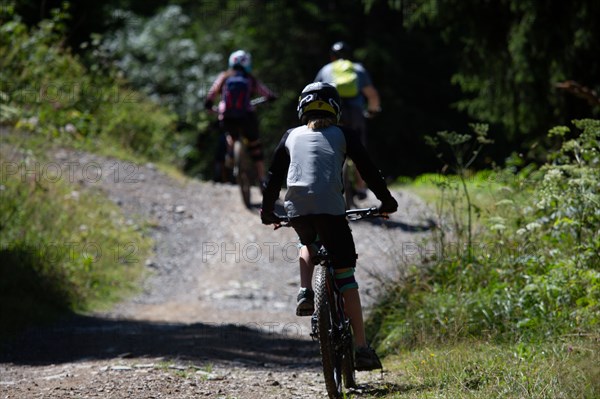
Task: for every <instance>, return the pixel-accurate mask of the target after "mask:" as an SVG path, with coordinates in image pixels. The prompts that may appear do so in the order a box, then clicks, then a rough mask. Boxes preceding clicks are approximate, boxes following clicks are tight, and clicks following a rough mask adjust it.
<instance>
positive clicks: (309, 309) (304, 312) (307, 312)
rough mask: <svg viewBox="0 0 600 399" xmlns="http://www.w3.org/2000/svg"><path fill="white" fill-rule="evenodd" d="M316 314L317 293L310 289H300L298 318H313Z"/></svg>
mask: <svg viewBox="0 0 600 399" xmlns="http://www.w3.org/2000/svg"><path fill="white" fill-rule="evenodd" d="M314 312H315V293H314V292H313V290H311V289H308V288H300V291H298V302H297V306H296V316H312V314H313V313H314Z"/></svg>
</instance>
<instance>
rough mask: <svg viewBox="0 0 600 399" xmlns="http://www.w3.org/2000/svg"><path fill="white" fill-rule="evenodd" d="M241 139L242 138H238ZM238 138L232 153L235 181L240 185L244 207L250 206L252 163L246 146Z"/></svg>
mask: <svg viewBox="0 0 600 399" xmlns="http://www.w3.org/2000/svg"><path fill="white" fill-rule="evenodd" d="M240 140H242V139H240ZM240 140H236V142H235V143H234V145H233V154H234V159H235V170H236V182H237V184H238V185H239V186H240V193H241V194H242V201H243V202H244V205H245V206H246V208H250V207H251V206H252V202H251V201H250V199H251V193H250V191H251V187H252V185H253V184H254V180H255V179H254V172H253V169H252V168H253V166H254V165H253V164H252V160H251V159H250V156H249V155H248V153H247V152H246V146H244V145H243V144H242V142H241V141H240Z"/></svg>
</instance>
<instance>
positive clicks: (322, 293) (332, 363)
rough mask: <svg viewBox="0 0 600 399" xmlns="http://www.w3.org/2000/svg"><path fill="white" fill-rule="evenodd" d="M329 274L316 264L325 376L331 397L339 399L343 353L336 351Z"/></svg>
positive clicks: (316, 295) (316, 298) (321, 347)
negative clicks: (328, 285) (328, 283)
mask: <svg viewBox="0 0 600 399" xmlns="http://www.w3.org/2000/svg"><path fill="white" fill-rule="evenodd" d="M327 276H328V271H327V268H326V267H324V266H319V265H317V266H315V284H314V287H315V311H316V316H317V328H318V334H319V348H320V350H321V362H322V365H323V376H324V377H325V387H326V388H327V394H328V395H329V397H330V398H331V399H338V398H341V397H342V354H341V353H336V350H335V337H334V333H333V329H332V326H333V325H335V324H334V323H333V320H332V319H331V315H332V312H331V310H332V308H331V306H334V303H333V302H332V300H331V298H330V296H329V295H328V292H329V291H328V289H327Z"/></svg>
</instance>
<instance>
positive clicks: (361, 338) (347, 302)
mask: <svg viewBox="0 0 600 399" xmlns="http://www.w3.org/2000/svg"><path fill="white" fill-rule="evenodd" d="M349 270H350V269H336V270H335V272H336V274H337V273H344V272H347V271H349ZM342 296H343V297H344V308H345V309H344V310H345V311H346V314H347V315H348V317H349V318H350V325H351V326H352V332H353V333H354V345H355V346H356V347H358V348H360V347H365V346H367V338H366V335H365V324H364V321H363V315H362V305H361V303H360V295H359V293H358V288H349V289H347V290H346V291H344V293H343V294H342Z"/></svg>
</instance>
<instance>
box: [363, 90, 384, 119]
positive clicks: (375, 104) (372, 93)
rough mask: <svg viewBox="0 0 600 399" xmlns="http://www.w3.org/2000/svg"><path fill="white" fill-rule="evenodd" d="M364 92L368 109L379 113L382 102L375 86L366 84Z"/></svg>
mask: <svg viewBox="0 0 600 399" xmlns="http://www.w3.org/2000/svg"><path fill="white" fill-rule="evenodd" d="M362 93H363V94H364V95H365V97H366V98H367V110H368V111H369V112H373V113H377V112H380V111H381V102H380V100H379V93H378V92H377V89H375V86H373V85H370V86H365V87H363V88H362Z"/></svg>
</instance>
